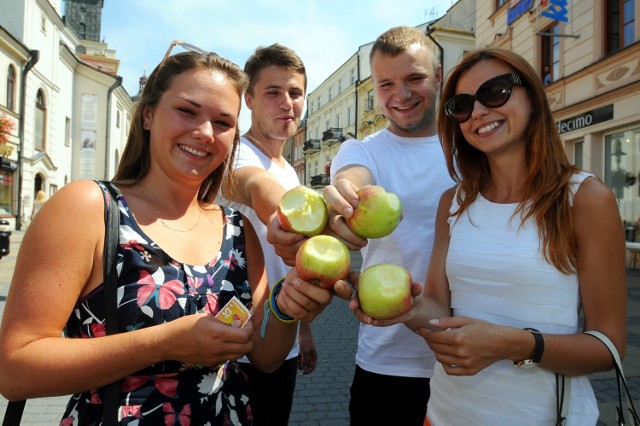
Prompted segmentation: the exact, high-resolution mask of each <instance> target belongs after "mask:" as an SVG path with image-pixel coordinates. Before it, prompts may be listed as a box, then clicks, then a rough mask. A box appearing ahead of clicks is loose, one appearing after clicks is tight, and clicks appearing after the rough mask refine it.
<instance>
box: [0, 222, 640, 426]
mask: <svg viewBox="0 0 640 426" xmlns="http://www.w3.org/2000/svg"><path fill="white" fill-rule="evenodd" d="M23 234H24V232H23V231H13V232H12V235H11V253H10V254H9V255H8V256H5V257H4V258H2V259H1V260H0V314H1V313H2V310H3V308H4V301H5V299H6V296H7V293H8V291H9V284H10V282H11V276H12V274H13V267H14V264H15V258H16V255H17V253H18V249H19V246H20V241H21V240H22V235H23ZM358 262H359V257H358V256H357V255H356V256H354V264H355V266H356V267H357V266H358ZM627 284H628V288H629V292H628V309H627V327H628V329H627V330H628V344H627V355H626V357H625V360H624V369H625V373H626V376H627V380H628V382H629V386H630V388H631V392H632V395H633V397H634V401H635V403H636V406H637V407H638V408H640V271H638V270H635V269H634V270H628V271H627ZM312 329H313V335H314V339H315V342H316V346H317V348H318V353H319V359H318V367H317V369H316V370H315V371H314V372H313V373H312V374H310V375H308V376H298V378H297V386H296V392H295V398H294V402H293V409H292V412H291V418H290V425H292V426H297V425H299V426H303V425H304V426H316V425H317V426H341V425H348V424H349V411H348V405H349V387H350V385H351V379H352V377H353V371H354V358H355V351H356V340H357V333H358V331H357V329H358V323H357V321H356V320H355V318H354V316H353V315H352V314H351V312H350V311H349V309H348V308H347V303H346V302H345V301H342V300H335V301H334V302H332V303H331V305H330V306H329V307H328V308H327V309H326V310H325V312H324V313H323V314H322V315H321V316H320V317H319V318H318V319H317V320H316V321H315V322H314V323H313V325H312ZM591 381H592V384H593V388H594V390H595V392H596V397H597V399H598V404H599V408H600V421H599V422H598V425H600V426H602V425H607V426H608V425H615V408H614V407H615V401H616V400H617V388H616V381H615V375H614V374H613V373H612V372H608V373H598V374H594V375H592V376H591ZM67 400H68V397H67V396H61V397H56V398H39V399H33V400H30V401H27V406H26V409H25V414H24V416H23V422H22V424H23V425H31V426H47V425H54V424H57V423H59V421H60V416H61V414H62V412H63V409H64V406H65V405H66V402H67ZM6 403H7V402H6V400H5V399H3V398H2V397H0V413H4V409H5V407H6Z"/></svg>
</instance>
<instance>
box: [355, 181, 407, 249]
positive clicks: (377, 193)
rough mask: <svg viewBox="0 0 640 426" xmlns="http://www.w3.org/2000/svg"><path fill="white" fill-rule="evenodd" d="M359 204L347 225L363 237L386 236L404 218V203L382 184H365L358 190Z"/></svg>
mask: <svg viewBox="0 0 640 426" xmlns="http://www.w3.org/2000/svg"><path fill="white" fill-rule="evenodd" d="M357 194H358V206H357V207H356V208H355V209H354V211H353V215H352V216H351V217H350V218H349V219H347V226H349V229H351V231H353V233H354V234H356V235H358V236H359V237H362V238H382V237H386V236H387V235H389V234H390V233H392V232H393V230H394V229H396V228H397V227H398V225H399V224H400V221H401V220H402V203H401V202H400V199H399V198H398V196H397V195H396V194H394V193H393V192H387V191H385V190H384V188H382V187H381V186H377V185H365V186H363V187H362V188H360V189H359V190H358V191H357Z"/></svg>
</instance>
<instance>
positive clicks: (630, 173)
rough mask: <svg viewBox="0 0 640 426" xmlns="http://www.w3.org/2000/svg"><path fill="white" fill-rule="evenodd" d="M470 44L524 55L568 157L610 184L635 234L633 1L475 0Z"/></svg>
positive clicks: (638, 98)
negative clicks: (543, 88)
mask: <svg viewBox="0 0 640 426" xmlns="http://www.w3.org/2000/svg"><path fill="white" fill-rule="evenodd" d="M477 7H478V9H477V28H478V31H477V33H476V37H477V45H478V46H498V47H504V48H508V49H511V50H513V51H515V52H517V53H519V54H521V55H522V56H524V57H525V58H526V59H527V60H528V61H529V62H530V63H531V64H533V66H534V67H536V69H537V70H538V71H539V73H540V78H541V79H543V81H544V82H545V83H546V84H547V96H548V98H549V102H550V104H551V108H552V111H553V114H554V118H555V120H556V125H557V126H558V130H559V132H560V134H561V136H562V139H563V141H564V143H565V149H566V152H567V155H568V156H569V158H570V159H571V160H572V161H573V162H574V163H575V164H576V165H577V166H578V167H580V168H583V169H586V170H589V171H591V172H593V173H595V174H596V175H597V176H598V177H600V178H601V179H602V180H603V181H604V182H605V183H606V184H607V185H609V186H610V187H611V189H612V190H613V192H614V194H615V196H616V199H617V200H618V205H619V208H620V214H621V216H622V219H623V220H624V222H625V226H626V228H627V239H628V240H638V237H640V233H639V232H638V231H639V229H638V225H637V224H638V221H639V219H640V181H639V180H640V115H639V114H638V111H639V109H638V105H639V104H640V43H639V34H640V19H639V18H640V15H639V13H640V1H639V0H597V1H593V2H585V1H577V0H569V1H558V0H556V1H554V0H547V1H533V0H521V1H519V2H508V1H505V0H495V1H491V2H478V6H477Z"/></svg>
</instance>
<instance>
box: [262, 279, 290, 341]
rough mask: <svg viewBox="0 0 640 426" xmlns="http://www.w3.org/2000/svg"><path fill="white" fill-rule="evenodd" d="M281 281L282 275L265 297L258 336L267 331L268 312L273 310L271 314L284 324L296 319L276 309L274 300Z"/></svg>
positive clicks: (278, 291)
mask: <svg viewBox="0 0 640 426" xmlns="http://www.w3.org/2000/svg"><path fill="white" fill-rule="evenodd" d="M283 282H284V277H282V278H280V279H279V280H278V281H276V283H275V284H274V285H273V287H271V291H270V293H269V298H267V300H265V301H264V318H263V319H262V326H261V327H260V337H264V336H265V334H266V332H267V322H268V321H269V312H273V316H274V317H276V318H277V319H278V320H279V321H281V322H283V323H285V324H290V323H293V322H296V321H297V319H295V318H292V317H290V316H289V315H285V314H283V313H282V312H280V310H279V309H278V304H277V303H276V300H277V298H278V294H279V293H280V290H282V283H283Z"/></svg>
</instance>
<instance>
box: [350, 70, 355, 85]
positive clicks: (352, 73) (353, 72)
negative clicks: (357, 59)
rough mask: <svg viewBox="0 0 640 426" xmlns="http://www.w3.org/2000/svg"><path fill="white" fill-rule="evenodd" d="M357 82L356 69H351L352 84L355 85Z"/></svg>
mask: <svg viewBox="0 0 640 426" xmlns="http://www.w3.org/2000/svg"><path fill="white" fill-rule="evenodd" d="M355 82H356V69H355V68H351V84H355Z"/></svg>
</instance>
